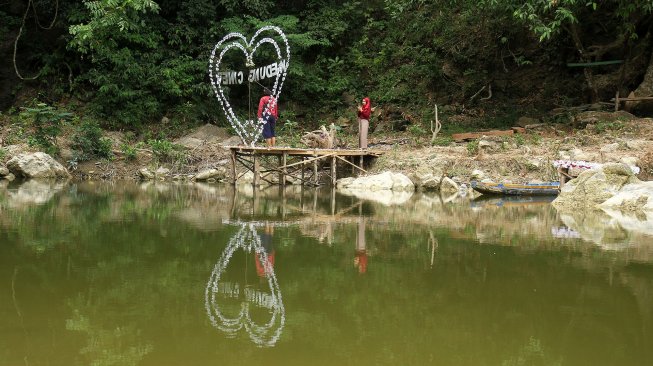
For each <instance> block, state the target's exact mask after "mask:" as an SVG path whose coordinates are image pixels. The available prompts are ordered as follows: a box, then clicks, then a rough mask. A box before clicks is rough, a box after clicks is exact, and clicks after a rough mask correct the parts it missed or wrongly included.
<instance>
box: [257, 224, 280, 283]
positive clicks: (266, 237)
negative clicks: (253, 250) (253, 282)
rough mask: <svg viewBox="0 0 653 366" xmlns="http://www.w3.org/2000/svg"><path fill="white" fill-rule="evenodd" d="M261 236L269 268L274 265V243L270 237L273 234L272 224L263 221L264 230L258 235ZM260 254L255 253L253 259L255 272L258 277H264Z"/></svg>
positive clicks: (263, 266)
mask: <svg viewBox="0 0 653 366" xmlns="http://www.w3.org/2000/svg"><path fill="white" fill-rule="evenodd" d="M259 236H260V238H261V246H262V247H263V250H264V251H265V254H266V255H267V262H268V265H269V268H270V270H272V268H273V267H274V254H275V251H274V244H273V243H272V237H273V236H274V226H273V225H270V224H269V223H265V230H264V231H263V232H262V233H261V234H260V235H259ZM260 257H262V256H259V255H255V256H254V258H255V261H256V273H257V274H258V275H259V277H264V276H265V275H266V274H269V273H265V265H264V264H263V263H261V258H260Z"/></svg>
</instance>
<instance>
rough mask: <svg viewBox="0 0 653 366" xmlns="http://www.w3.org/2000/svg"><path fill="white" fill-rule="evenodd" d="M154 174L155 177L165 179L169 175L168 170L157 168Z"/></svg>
mask: <svg viewBox="0 0 653 366" xmlns="http://www.w3.org/2000/svg"><path fill="white" fill-rule="evenodd" d="M154 174H155V175H156V176H157V177H167V176H168V175H170V169H168V168H164V167H159V169H157V170H156V172H154Z"/></svg>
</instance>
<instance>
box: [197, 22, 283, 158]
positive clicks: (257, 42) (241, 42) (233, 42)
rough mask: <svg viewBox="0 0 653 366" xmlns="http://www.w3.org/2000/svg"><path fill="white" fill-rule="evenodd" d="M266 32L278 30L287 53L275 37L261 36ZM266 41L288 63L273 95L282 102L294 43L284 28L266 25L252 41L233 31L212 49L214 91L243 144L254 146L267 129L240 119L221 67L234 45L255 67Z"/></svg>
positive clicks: (254, 121) (276, 82)
mask: <svg viewBox="0 0 653 366" xmlns="http://www.w3.org/2000/svg"><path fill="white" fill-rule="evenodd" d="M264 32H276V33H277V34H278V35H280V36H281V38H282V39H283V41H284V43H285V45H286V50H285V55H282V54H281V49H280V48H279V45H278V44H277V42H276V41H275V40H274V39H272V38H270V37H264V38H261V39H259V36H260V35H261V34H262V33H264ZM265 43H269V44H271V45H273V46H274V48H275V50H276V51H277V58H278V60H277V62H282V61H283V62H285V66H286V67H284V68H283V69H282V71H281V72H277V75H276V77H275V80H274V86H273V87H272V96H273V97H274V99H275V100H276V101H277V102H278V100H279V94H281V88H282V87H283V82H284V80H285V79H286V73H287V72H288V67H287V66H288V65H289V64H290V46H288V39H287V38H286V35H285V34H283V32H282V31H281V28H279V27H275V26H265V27H263V28H261V29H259V30H258V31H256V33H255V34H254V37H252V39H250V40H249V42H248V41H247V39H246V38H245V36H243V35H242V34H240V33H229V34H227V35H226V36H224V38H222V40H220V42H218V43H217V44H216V45H215V47H213V51H212V52H211V59H210V61H209V77H210V78H211V85H212V86H213V91H214V92H215V95H216V96H217V97H218V100H219V101H220V105H221V106H222V110H223V111H224V113H225V115H226V116H227V120H228V121H229V123H230V124H231V126H232V127H233V128H234V130H236V133H237V134H238V136H240V138H241V140H242V141H243V143H244V144H246V145H249V146H254V143H255V142H256V141H257V140H258V138H259V136H260V135H261V131H262V130H263V124H262V120H259V119H255V120H244V121H240V120H239V119H238V116H236V114H235V113H234V111H233V110H232V109H231V104H230V103H229V100H228V99H227V97H226V95H225V93H224V90H223V88H222V77H221V76H220V72H221V71H226V70H221V69H220V66H221V63H222V58H223V57H224V55H225V53H226V52H227V51H229V50H230V49H232V48H237V49H239V50H241V51H242V52H243V54H244V55H245V60H246V65H247V66H248V67H253V66H254V61H253V56H254V53H255V52H256V50H257V49H258V47H259V46H261V45H263V44H265ZM218 50H219V54H218V55H217V59H216V53H217V52H218ZM271 108H272V106H267V107H266V112H267V110H268V109H271Z"/></svg>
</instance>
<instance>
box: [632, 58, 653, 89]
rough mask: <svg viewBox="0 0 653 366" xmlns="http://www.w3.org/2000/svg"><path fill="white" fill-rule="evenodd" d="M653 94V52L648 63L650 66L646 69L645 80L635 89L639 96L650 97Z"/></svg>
mask: <svg viewBox="0 0 653 366" xmlns="http://www.w3.org/2000/svg"><path fill="white" fill-rule="evenodd" d="M652 95H653V54H651V58H650V60H649V63H648V68H647V69H646V74H644V80H642V83H641V84H639V86H638V87H637V89H635V96H637V97H650V96H652Z"/></svg>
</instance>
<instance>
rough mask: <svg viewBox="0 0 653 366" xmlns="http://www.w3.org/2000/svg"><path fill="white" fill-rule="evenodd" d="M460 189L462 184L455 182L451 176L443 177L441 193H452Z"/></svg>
mask: <svg viewBox="0 0 653 366" xmlns="http://www.w3.org/2000/svg"><path fill="white" fill-rule="evenodd" d="M459 191H460V186H459V185H458V183H456V182H454V181H453V179H451V178H449V177H444V178H442V183H441V184H440V193H442V194H445V195H450V194H454V193H458V192H459Z"/></svg>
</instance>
